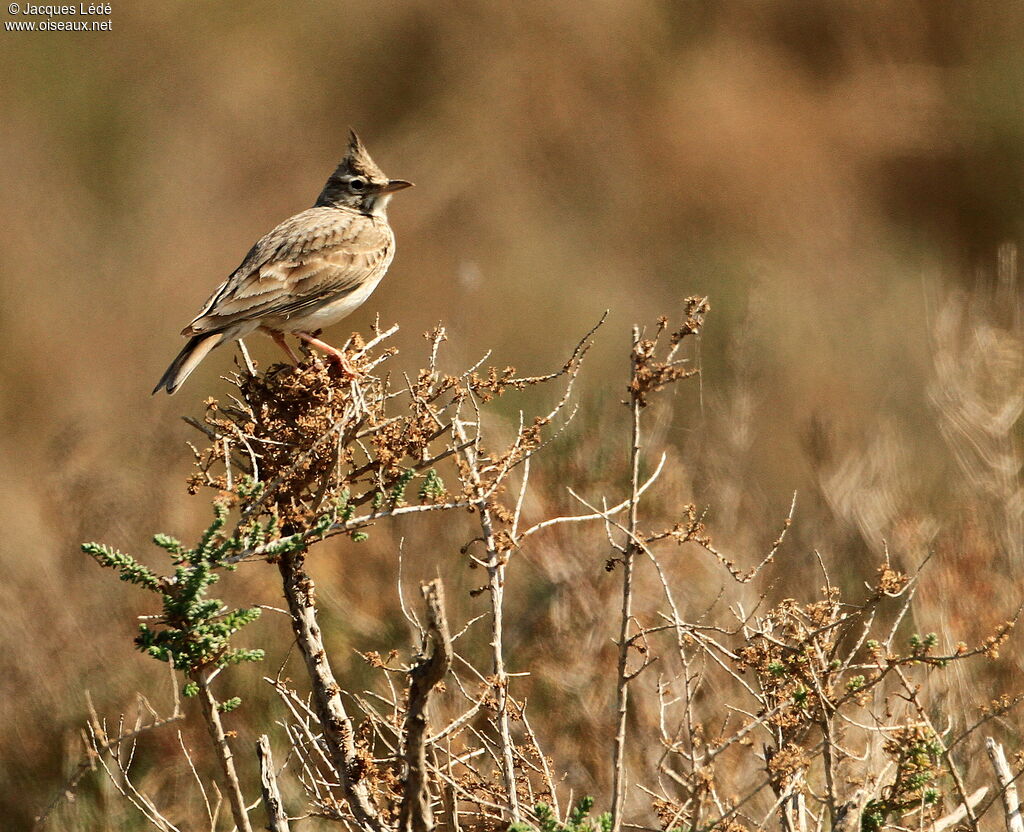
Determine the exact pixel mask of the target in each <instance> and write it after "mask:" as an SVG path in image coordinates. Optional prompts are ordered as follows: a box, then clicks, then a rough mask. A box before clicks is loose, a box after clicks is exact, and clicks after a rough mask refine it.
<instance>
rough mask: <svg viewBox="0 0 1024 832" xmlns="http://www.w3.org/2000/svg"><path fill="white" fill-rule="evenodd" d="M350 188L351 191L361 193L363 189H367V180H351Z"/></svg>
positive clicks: (357, 178) (349, 181) (349, 182)
mask: <svg viewBox="0 0 1024 832" xmlns="http://www.w3.org/2000/svg"><path fill="white" fill-rule="evenodd" d="M348 187H349V188H350V189H351V190H353V191H355V192H356V193H360V192H361V191H362V190H363V189H365V188H366V180H365V179H360V178H359V177H356V178H355V179H349V180H348Z"/></svg>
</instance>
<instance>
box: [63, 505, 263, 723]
mask: <svg viewBox="0 0 1024 832" xmlns="http://www.w3.org/2000/svg"><path fill="white" fill-rule="evenodd" d="M227 518H228V509H227V507H226V506H225V505H223V504H221V503H216V504H214V517H213V521H212V522H211V523H210V525H209V526H208V527H207V528H206V530H205V531H204V532H203V534H202V536H201V538H200V540H199V543H198V545H196V546H195V548H192V549H187V548H185V546H184V544H182V543H181V541H179V540H177V539H175V538H173V537H171V536H169V535H164V534H158V535H155V536H154V537H153V542H154V543H155V544H156V545H157V546H159V547H160V548H161V549H163V550H164V551H165V552H167V553H168V554H169V555H170V556H171V561H172V563H173V564H174V566H175V569H174V573H173V574H172V575H169V576H165V577H158V576H157V575H156V574H155V573H154V572H153V571H152V570H150V569H149V568H148V567H146V566H143V565H142V564H140V563H139V562H138V561H137V560H135V558H133V557H132V556H131V555H126V554H124V553H123V552H118V551H117V550H115V549H111V548H110V547H108V546H104V545H102V544H98V543H86V544H84V545H83V546H82V550H83V551H84V552H85V553H86V554H88V555H89V556H91V557H92V558H93V559H94V560H96V561H97V562H98V563H99V564H100V565H101V566H106V567H108V568H111V569H114V570H115V571H117V572H118V573H119V577H120V578H121V580H123V581H127V582H128V583H133V584H136V585H137V586H140V587H142V588H143V589H146V590H148V591H150V592H152V593H154V594H156V595H158V596H159V598H160V604H161V612H160V614H159V615H158V616H157V617H156V620H155V621H154V622H143V623H142V624H140V625H139V634H138V635H137V636H136V637H135V644H136V646H137V647H138V648H139V649H140V650H141V651H143V652H144V653H146V654H147V655H150V656H152V657H153V658H154V659H157V660H158V661H162V662H169V663H170V664H171V665H172V666H173V667H174V668H176V669H177V670H182V671H184V672H185V673H186V674H188V675H189V676H194V675H195V674H197V673H199V672H200V671H201V670H203V669H204V668H208V667H225V666H228V665H234V664H239V663H241V662H255V661H261V660H262V659H263V656H264V653H263V651H262V650H258V649H241V648H235V647H232V646H231V638H232V637H233V636H234V635H235V634H236V633H237V632H238V631H239V630H241V629H242V628H243V627H244V626H245V625H246V624H249V623H251V622H252V621H255V620H256V619H257V618H259V616H260V610H259V609H258V608H256V607H243V608H240V609H235V610H231V609H228V608H227V607H225V606H224V603H223V602H222V601H220V600H219V599H217V598H209V597H207V590H208V589H209V588H210V587H211V586H212V585H213V584H215V583H216V582H217V581H218V580H220V576H219V574H218V571H219V570H221V569H228V570H231V569H234V568H235V566H234V564H231V563H228V562H227V561H226V559H227V558H228V557H229V556H231V555H232V554H235V553H237V552H239V551H241V550H242V549H244V548H246V547H249V546H252V545H255V541H256V540H257V539H258V538H259V537H261V536H264V535H265V534H266V533H267V531H268V528H267V527H258V526H257V528H258V529H259V531H258V533H255V532H253V531H252V530H250V531H249V532H247V533H246V534H245V535H244V536H242V537H232V538H226V537H224V535H223V534H222V531H223V529H224V527H225V524H226V523H227ZM197 692H198V687H197V686H196V685H195V683H194V682H189V683H188V684H186V685H185V688H184V694H185V695H186V696H195V694H196V693H197ZM231 701H233V700H229V703H230V702H231ZM229 703H222V709H224V710H232V709H233V708H235V707H237V705H238V703H236V704H234V705H231V706H230V707H226V708H224V707H223V706H226V705H228V704H229Z"/></svg>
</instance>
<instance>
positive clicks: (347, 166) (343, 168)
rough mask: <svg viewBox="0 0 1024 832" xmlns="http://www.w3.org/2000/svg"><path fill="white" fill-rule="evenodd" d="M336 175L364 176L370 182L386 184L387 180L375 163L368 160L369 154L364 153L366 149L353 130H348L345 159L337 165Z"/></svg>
mask: <svg viewBox="0 0 1024 832" xmlns="http://www.w3.org/2000/svg"><path fill="white" fill-rule="evenodd" d="M337 173H338V174H342V175H344V174H349V175H352V174H355V175H358V176H365V177H366V178H367V179H369V180H370V181H371V182H387V179H388V178H387V176H386V175H385V174H384V171H382V170H381V169H380V168H379V167H377V163H376V162H374V161H373V159H371V158H370V154H369V153H367V152H366V148H365V147H363V143H362V142H361V141H360V140H359V136H357V135H356V131H355V130H349V134H348V152H346V153H345V158H344V159H342V160H341V164H340V165H338V170H337Z"/></svg>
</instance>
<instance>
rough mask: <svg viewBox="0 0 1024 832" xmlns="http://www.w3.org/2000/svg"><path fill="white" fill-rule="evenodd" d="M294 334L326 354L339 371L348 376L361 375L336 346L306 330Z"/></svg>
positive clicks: (357, 376)
mask: <svg viewBox="0 0 1024 832" xmlns="http://www.w3.org/2000/svg"><path fill="white" fill-rule="evenodd" d="M295 336H296V337H297V338H301V339H302V340H303V341H305V342H306V343H307V344H309V345H310V346H311V347H316V348H317V349H318V350H320V351H321V352H322V353H323V354H324V355H326V356H327V360H328V361H330V362H331V363H332V364H334V366H336V367H337V368H338V369H339V370H341V372H342V373H344V374H345V375H346V376H347V377H348V378H350V379H351V378H359V377H360V376H361V375H362V373H360V372H359V371H358V370H357V369H356V368H355V367H353V366H352V365H351V364H349V361H348V356H346V355H345V353H344V352H343V351H342V350H339V349H338V348H337V347H332V346H331V345H330V344H328V343H325V342H324V341H321V340H320V339H319V338H317V337H316V336H314V335H310V334H309V333H308V332H296V333H295Z"/></svg>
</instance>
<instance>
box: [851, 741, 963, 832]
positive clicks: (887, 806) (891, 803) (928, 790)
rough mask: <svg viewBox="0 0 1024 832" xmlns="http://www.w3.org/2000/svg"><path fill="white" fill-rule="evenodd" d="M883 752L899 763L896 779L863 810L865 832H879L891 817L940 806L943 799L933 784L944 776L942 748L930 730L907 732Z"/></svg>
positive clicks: (888, 744) (885, 747) (863, 831)
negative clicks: (926, 807) (877, 831)
mask: <svg viewBox="0 0 1024 832" xmlns="http://www.w3.org/2000/svg"><path fill="white" fill-rule="evenodd" d="M884 750H885V753H886V754H887V755H888V756H889V757H890V758H891V759H892V760H893V761H894V762H895V763H896V775H895V777H894V778H893V782H892V783H891V784H890V785H888V786H886V787H885V788H883V789H882V793H881V796H880V797H878V798H877V799H875V800H871V801H869V802H868V804H867V805H866V806H865V807H864V812H863V814H862V815H861V830H862V832H876V830H880V829H883V828H885V826H886V824H887V823H888V820H889V817H890V816H892V815H895V816H897V817H902V816H903V815H904V814H906V813H907V812H910V811H913V810H915V809H918V808H919V807H920V806H921V805H922V804H923V805H924V806H935V805H938V803H939V801H940V800H941V799H942V792H941V791H939V789H937V788H935V786H934V785H933V784H934V783H935V781H936V780H937V779H938V778H939V776H940V775H941V774H942V773H943V770H942V767H941V765H940V761H941V759H942V755H943V747H942V743H941V742H940V741H939V739H938V737H936V736H935V735H934V734H933V733H932V732H931V731H930V730H929V729H926V728H920V727H918V728H905V729H903V730H901V731H899V732H897V733H896V734H895V735H894V736H892V737H891V738H890V739H888V740H887V741H886V742H885V745H884Z"/></svg>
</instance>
